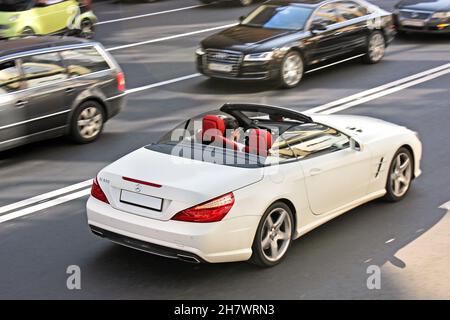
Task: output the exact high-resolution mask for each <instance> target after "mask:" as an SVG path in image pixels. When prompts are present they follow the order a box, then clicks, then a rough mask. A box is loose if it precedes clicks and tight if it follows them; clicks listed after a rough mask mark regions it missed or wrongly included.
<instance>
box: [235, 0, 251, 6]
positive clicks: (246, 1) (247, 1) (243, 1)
mask: <svg viewBox="0 0 450 320" xmlns="http://www.w3.org/2000/svg"><path fill="white" fill-rule="evenodd" d="M237 2H238V3H239V4H240V5H241V6H243V7H245V6H249V5H251V4H252V3H253V0H237Z"/></svg>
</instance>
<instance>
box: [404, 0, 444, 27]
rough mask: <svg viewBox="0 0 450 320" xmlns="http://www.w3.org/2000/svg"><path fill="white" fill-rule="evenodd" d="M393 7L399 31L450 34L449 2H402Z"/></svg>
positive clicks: (407, 0)
mask: <svg viewBox="0 0 450 320" xmlns="http://www.w3.org/2000/svg"><path fill="white" fill-rule="evenodd" d="M395 7H396V11H395V23H396V25H397V28H398V30H399V31H407V32H421V33H447V34H450V0H403V1H400V2H399V3H398V4H397V5H396V6H395Z"/></svg>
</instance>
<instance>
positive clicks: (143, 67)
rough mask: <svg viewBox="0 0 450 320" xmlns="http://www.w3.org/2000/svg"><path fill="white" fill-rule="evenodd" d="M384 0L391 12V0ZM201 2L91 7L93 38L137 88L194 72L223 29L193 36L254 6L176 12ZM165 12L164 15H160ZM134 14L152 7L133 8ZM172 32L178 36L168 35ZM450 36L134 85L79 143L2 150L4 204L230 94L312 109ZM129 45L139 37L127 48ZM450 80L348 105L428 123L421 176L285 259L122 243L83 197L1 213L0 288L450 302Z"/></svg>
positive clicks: (436, 59)
mask: <svg viewBox="0 0 450 320" xmlns="http://www.w3.org/2000/svg"><path fill="white" fill-rule="evenodd" d="M374 2H375V3H377V4H380V5H382V6H384V7H385V8H387V9H389V8H391V7H392V3H393V1H374ZM196 5H198V2H197V1H194V0H166V1H161V2H157V3H152V4H144V3H129V4H128V3H127V4H121V3H116V2H112V1H102V2H98V3H96V4H95V5H94V9H95V10H96V13H97V14H98V16H99V17H100V21H101V23H100V24H99V25H98V26H97V35H96V38H97V40H99V41H101V42H102V43H103V44H104V46H105V47H106V48H109V49H112V50H111V53H112V54H113V55H114V56H115V57H116V58H117V60H118V61H119V63H120V64H121V65H122V67H123V69H124V71H125V74H126V79H127V87H128V88H129V89H133V88H139V87H142V86H146V85H149V84H155V83H160V82H163V81H167V80H171V79H176V78H179V77H183V76H188V75H193V74H195V73H196V71H195V66H194V64H193V58H194V55H193V52H194V50H195V48H196V47H197V45H198V43H199V41H200V40H201V39H202V38H203V37H205V36H207V35H208V34H211V33H213V32H214V31H206V32H202V33H196V34H187V35H186V33H192V32H198V31H199V30H205V29H210V28H216V27H220V26H223V25H227V24H231V23H234V22H236V21H237V18H238V17H239V16H241V15H243V14H245V13H246V12H248V11H249V10H250V9H249V8H239V7H234V6H232V5H230V4H226V3H225V4H214V5H209V6H201V7H193V8H189V9H185V10H178V9H179V8H183V7H190V6H196ZM174 10H176V11H174ZM161 11H166V12H163V13H160V14H152V13H158V12H161ZM136 15H146V16H143V17H140V18H133V19H128V18H129V17H133V16H136ZM124 18H126V19H125V20H123V19H124ZM120 19H122V20H120ZM183 34H184V35H183ZM171 36H176V38H172V39H167V37H171ZM149 40H153V41H152V42H151V43H147V44H140V45H134V44H136V43H138V42H144V41H149ZM449 44H450V38H445V37H432V36H408V37H404V38H399V39H397V40H396V41H395V42H394V44H393V45H392V46H391V47H389V49H388V52H387V56H386V58H385V60H384V61H383V62H382V63H380V64H378V65H374V66H367V65H363V64H360V63H359V62H357V61H349V62H346V63H343V64H341V65H338V66H334V67H331V68H328V69H326V70H322V71H318V72H314V73H311V74H309V75H308V76H307V77H306V78H305V79H304V81H303V83H301V85H300V86H299V87H298V88H295V89H292V90H278V89H274V88H272V87H270V86H268V85H265V84H246V85H243V84H240V83H232V82H231V83H230V82H223V81H210V80H207V79H206V78H204V77H201V76H197V77H193V78H191V79H188V80H184V81H178V82H175V83H173V84H169V85H164V86H159V87H156V88H153V89H148V90H142V91H139V92H135V93H133V94H130V95H129V99H128V107H127V108H126V110H125V111H124V112H122V113H121V114H120V115H118V116H117V117H116V118H114V119H112V120H111V121H110V122H108V123H107V126H106V129H105V132H104V134H103V136H102V137H101V138H100V139H99V140H98V141H97V142H96V143H93V144H90V145H83V146H79V145H73V144H71V143H70V142H67V141H66V139H62V138H61V139H55V140H51V141H45V142H42V143H36V144H32V145H28V146H24V147H20V148H17V149H14V150H10V151H7V152H3V153H0V177H1V179H0V210H1V208H2V207H3V206H6V205H9V204H13V203H16V202H18V201H21V200H24V199H28V198H31V197H34V196H37V195H40V194H43V193H46V192H49V191H53V190H57V189H60V188H63V187H66V186H69V185H72V184H75V183H78V182H81V181H85V180H87V179H90V178H92V177H93V176H95V174H96V173H97V172H98V171H99V170H100V169H101V168H102V167H104V166H105V165H107V164H109V163H110V162H112V161H114V160H116V159H117V158H119V157H120V156H122V155H125V154H127V153H128V152H130V151H132V150H134V149H137V148H139V147H141V146H142V145H145V144H148V143H150V142H153V141H155V140H156V139H158V137H160V136H161V135H163V134H164V133H165V132H166V131H167V130H168V129H170V128H171V127H173V126H174V125H176V124H177V123H178V122H179V121H181V120H183V119H185V118H186V117H189V116H192V115H196V114H198V113H201V112H205V111H207V110H211V109H216V108H218V107H220V106H221V105H222V104H223V103H225V102H237V101H240V102H255V103H269V104H274V105H280V106H286V107H291V108H294V109H297V110H302V111H303V110H307V109H309V108H312V107H316V106H320V105H323V104H325V103H329V102H332V101H335V100H338V99H341V98H344V97H347V96H350V95H353V94H356V93H359V92H362V91H365V90H368V89H372V88H374V87H378V86H381V85H385V84H387V83H390V82H392V81H395V80H398V79H401V78H405V77H408V76H410V75H413V74H417V73H419V72H423V71H426V70H429V69H431V68H435V67H439V66H441V65H444V64H447V63H449V62H450V58H449V57H450V55H449V53H450V45H449ZM124 45H134V46H132V47H129V48H123V49H121V48H120V47H121V46H124ZM449 88H450V74H447V75H442V76H440V77H436V78H435V79H430V80H429V81H424V82H423V83H419V84H417V85H415V86H411V87H409V88H405V89H404V90H400V91H397V92H394V93H392V94H389V95H385V96H383V97H380V98H377V99H374V100H371V101H368V102H366V103H363V104H359V105H356V106H354V107H352V108H349V109H346V110H344V111H342V112H341V113H345V114H358V115H368V116H373V117H377V118H381V119H384V120H387V121H392V122H395V123H399V124H402V125H405V126H407V127H409V128H411V129H413V130H415V131H418V132H419V133H420V136H421V138H422V141H423V144H424V159H423V176H422V177H420V178H419V179H418V180H417V181H415V184H414V186H413V188H412V190H411V192H410V194H409V196H408V198H407V199H406V200H405V201H402V202H400V203H396V204H387V203H384V202H382V201H375V202H373V203H370V204H367V205H365V206H362V207H360V208H357V209H354V210H352V211H351V212H349V213H348V214H345V215H343V216H341V217H339V218H338V219H335V220H334V221H332V222H330V223H328V224H326V225H324V226H322V227H320V228H318V229H316V230H314V231H313V232H311V233H309V234H308V235H306V236H304V237H302V238H301V239H299V240H297V241H296V242H295V243H294V245H293V246H292V247H291V250H290V252H289V255H288V257H287V259H286V260H285V261H284V262H283V263H282V264H280V265H279V266H277V267H275V268H272V269H268V270H260V269H257V268H255V267H254V266H252V265H249V264H246V263H232V264H222V265H191V264H186V263H182V262H176V261H171V260H167V259H163V258H159V257H154V256H151V255H148V254H145V253H141V252H137V251H134V250H130V249H127V248H122V247H119V246H117V245H114V244H112V243H110V242H108V241H106V240H102V239H99V238H97V237H94V236H93V235H91V234H90V232H89V230H88V228H87V225H86V217H85V202H86V197H81V198H77V199H75V200H73V201H69V202H66V203H64V204H61V205H56V206H51V207H49V208H46V209H44V210H40V211H37V212H34V213H32V214H30V215H27V216H24V217H21V218H18V219H13V220H10V221H7V222H4V223H0V298H2V299H9V298H31V299H42V298H62V299H75V298H88V299H102V298H112V299H119V298H121V299H122V298H123V299H127V298H136V299H215V298H217V299H227V298H228V299H231V298H233V299H235V298H237V299H249V298H255V299H283V298H284V299H314V298H317V299H344V298H350V299H356V298H360V299H374V298H385V299H407V298H447V299H449V298H450V271H448V270H449V268H448V267H450V261H449V259H448V250H445V249H447V248H448V246H447V245H450V239H449V237H448V235H447V234H448V232H445V231H442V230H447V231H448V229H445V226H448V221H447V220H448V219H447V215H446V210H444V209H440V208H439V207H440V206H441V205H442V204H444V203H446V202H447V201H449V200H450V187H449V181H450V144H449V142H448V139H449V137H450V127H449V126H448V123H449V120H450V91H449ZM1 216H2V215H1V214H0V219H1ZM428 239H434V240H435V241H431V240H428ZM69 265H78V266H79V267H80V268H81V271H82V289H81V290H74V291H71V290H68V289H67V287H66V279H67V276H68V275H67V274H66V269H67V267H68V266H69ZM369 265H377V266H380V267H381V270H382V284H381V289H380V290H368V289H367V286H366V279H367V277H368V274H367V273H366V270H367V267H368V266H369ZM430 286H431V287H430ZM425 288H428V289H427V290H425Z"/></svg>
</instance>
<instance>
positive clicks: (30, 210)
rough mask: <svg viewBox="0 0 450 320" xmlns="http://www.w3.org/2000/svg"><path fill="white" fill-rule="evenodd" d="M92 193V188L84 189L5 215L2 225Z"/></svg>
mask: <svg viewBox="0 0 450 320" xmlns="http://www.w3.org/2000/svg"><path fill="white" fill-rule="evenodd" d="M90 191H91V190H90V188H88V189H84V190H81V191H77V192H75V193H70V194H67V195H65V196H62V197H59V198H56V199H54V200H50V201H47V202H43V203H40V204H37V205H35V206H32V207H28V208H25V209H22V210H18V211H15V212H12V213H8V214H5V215H3V216H0V223H3V222H6V221H10V220H13V219H17V218H20V217H23V216H27V215H29V214H32V213H34V212H37V211H41V210H44V209H48V208H50V207H54V206H57V205H60V204H63V203H65V202H69V201H72V200H75V199H78V198H81V197H84V196H87V195H88V194H89V193H90Z"/></svg>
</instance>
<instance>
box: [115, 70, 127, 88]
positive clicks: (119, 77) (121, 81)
mask: <svg viewBox="0 0 450 320" xmlns="http://www.w3.org/2000/svg"><path fill="white" fill-rule="evenodd" d="M117 90H119V91H125V76H124V74H123V72H118V73H117Z"/></svg>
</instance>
